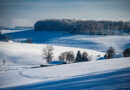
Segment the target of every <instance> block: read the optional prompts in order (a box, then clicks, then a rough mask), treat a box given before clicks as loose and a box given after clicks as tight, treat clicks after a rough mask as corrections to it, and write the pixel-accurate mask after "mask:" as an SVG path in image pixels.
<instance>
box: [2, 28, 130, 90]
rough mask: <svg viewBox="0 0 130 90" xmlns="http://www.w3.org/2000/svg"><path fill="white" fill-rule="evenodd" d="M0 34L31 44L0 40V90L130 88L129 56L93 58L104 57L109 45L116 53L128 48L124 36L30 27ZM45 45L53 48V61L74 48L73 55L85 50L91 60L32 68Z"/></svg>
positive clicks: (127, 40)
mask: <svg viewBox="0 0 130 90" xmlns="http://www.w3.org/2000/svg"><path fill="white" fill-rule="evenodd" d="M2 33H3V34H7V35H11V36H12V37H13V39H14V41H22V40H25V39H27V38H31V39H32V41H33V42H34V43H33V44H27V43H16V42H0V89H2V88H5V89H7V90H9V89H12V90H14V89H35V90H36V89H52V88H53V89H59V90H60V89H70V88H72V89H76V88H77V89H86V88H87V89H95V90H97V89H102V88H104V89H128V88H130V87H129V86H130V82H129V81H130V58H116V59H109V60H97V61H96V59H98V58H100V57H103V56H104V52H105V51H106V49H107V48H108V47H109V46H113V47H114V48H115V49H116V51H117V52H122V51H123V50H124V48H127V47H129V46H130V36H128V35H127V36H99V35H98V36H96V35H94V36H91V35H69V34H66V33H62V32H51V31H39V32H36V31H34V30H20V31H19V30H7V31H6V30H2ZM47 45H52V46H53V47H54V57H53V60H58V56H59V55H60V54H61V53H62V52H64V51H74V53H75V54H76V53H77V51H78V50H80V51H81V52H83V51H86V52H87V53H88V55H89V56H91V57H92V61H89V62H81V63H74V64H66V65H59V66H51V67H44V68H32V67H39V65H40V64H43V63H45V62H44V61H43V59H42V56H41V54H42V49H43V47H45V46H47ZM95 50H96V51H95ZM100 51H102V52H100ZM99 56H100V57H99ZM3 60H5V65H3ZM21 85H23V86H21ZM9 87H11V88H9Z"/></svg>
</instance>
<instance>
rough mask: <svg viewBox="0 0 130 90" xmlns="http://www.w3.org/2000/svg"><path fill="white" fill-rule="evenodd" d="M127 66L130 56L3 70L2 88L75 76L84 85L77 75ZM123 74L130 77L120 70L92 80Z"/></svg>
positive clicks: (1, 74) (127, 73) (0, 75)
mask: <svg viewBox="0 0 130 90" xmlns="http://www.w3.org/2000/svg"><path fill="white" fill-rule="evenodd" d="M126 68H130V58H120V59H110V60H101V61H93V62H91V61H90V62H81V63H74V64H66V65H59V66H52V67H44V68H35V69H28V70H25V69H23V70H20V71H13V72H3V73H0V80H1V81H0V88H4V87H11V86H18V85H25V84H26V85H27V84H31V83H33V85H35V83H44V82H47V81H52V80H63V79H69V78H75V79H74V80H73V83H75V84H74V85H76V86H78V85H79V86H80V85H81V86H82V83H81V84H76V82H74V81H75V80H76V77H80V76H88V77H89V76H92V75H95V77H96V75H98V74H103V73H109V72H114V71H117V70H120V69H126ZM122 75H123V77H124V79H123V78H122V80H127V79H129V78H125V76H124V75H127V76H129V75H130V73H129V72H125V74H121V72H120V73H118V74H117V76H116V75H112V74H108V75H107V74H106V77H105V75H104V76H103V75H100V77H96V78H97V79H94V78H93V79H90V80H91V82H93V83H94V82H95V84H96V82H97V81H100V80H101V79H102V77H104V78H105V79H108V81H109V79H111V78H113V80H114V79H115V80H118V81H119V80H120V79H121V78H119V77H120V76H122ZM86 80H88V81H87V82H86V83H87V85H90V84H91V82H90V80H89V78H88V79H87V78H84V79H83V81H82V82H84V81H86ZM101 81H102V80H101ZM101 81H100V83H102V84H103V83H104V84H105V82H103V81H102V82H101ZM69 82H70V81H69ZM106 82H107V81H106ZM109 82H110V85H111V87H112V83H113V82H112V81H109ZM93 83H92V84H93ZM54 84H55V85H57V86H60V85H61V84H62V83H60V85H59V84H57V83H54ZM97 84H98V83H97ZM116 84H118V85H121V84H122V82H121V81H119V82H118V83H116ZM127 84H130V83H129V81H127ZM127 84H126V85H127ZM41 85H42V84H41ZM43 85H44V84H43ZM63 85H64V84H63ZM105 85H107V84H105ZM124 85H125V84H124ZM52 86H53V85H52ZM42 87H45V86H42ZM73 87H74V86H73ZM104 87H105V86H104ZM106 87H107V86H106ZM127 87H128V86H127ZM30 88H36V87H30ZM57 88H58V87H57ZM59 88H60V87H59ZM62 88H63V87H62ZM109 88H110V87H109ZM17 89H19V88H17ZM25 89H26V88H25ZM41 89H42V88H41Z"/></svg>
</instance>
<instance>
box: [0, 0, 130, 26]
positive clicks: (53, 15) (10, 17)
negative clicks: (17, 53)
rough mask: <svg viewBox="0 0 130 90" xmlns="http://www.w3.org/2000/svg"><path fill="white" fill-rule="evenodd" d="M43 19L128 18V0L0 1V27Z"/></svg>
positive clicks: (129, 11)
mask: <svg viewBox="0 0 130 90" xmlns="http://www.w3.org/2000/svg"><path fill="white" fill-rule="evenodd" d="M43 19H83V20H116V21H119V20H123V21H130V0H0V26H11V27H14V26H33V25H34V23H35V22H36V21H38V20H43Z"/></svg>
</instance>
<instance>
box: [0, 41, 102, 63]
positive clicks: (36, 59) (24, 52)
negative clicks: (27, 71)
mask: <svg viewBox="0 0 130 90" xmlns="http://www.w3.org/2000/svg"><path fill="white" fill-rule="evenodd" d="M47 45H48V44H26V43H14V42H0V54H1V56H0V61H1V62H0V64H2V61H3V60H6V63H14V64H22V65H23V64H42V63H44V61H43V59H42V49H43V47H46V46H47ZM53 47H54V57H53V60H58V56H59V55H60V54H61V53H62V52H65V51H73V52H74V53H75V55H76V53H77V51H78V50H80V51H81V52H83V51H86V52H87V53H88V55H89V56H91V55H92V56H93V58H94V59H96V58H98V57H97V56H98V55H100V57H103V56H104V53H102V52H98V51H94V50H89V49H81V48H72V47H64V46H54V45H53Z"/></svg>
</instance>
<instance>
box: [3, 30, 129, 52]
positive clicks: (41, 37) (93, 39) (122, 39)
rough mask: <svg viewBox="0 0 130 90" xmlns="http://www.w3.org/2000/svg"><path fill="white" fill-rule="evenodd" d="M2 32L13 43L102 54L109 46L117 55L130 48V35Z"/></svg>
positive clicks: (26, 31) (25, 31) (27, 31)
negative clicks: (27, 42)
mask: <svg viewBox="0 0 130 90" xmlns="http://www.w3.org/2000/svg"><path fill="white" fill-rule="evenodd" d="M2 32H3V33H4V34H7V35H11V36H12V38H13V39H14V41H22V40H25V39H27V38H31V39H32V41H33V43H46V44H52V45H59V46H68V47H75V48H84V49H92V50H96V51H103V52H105V51H106V49H108V48H109V47H110V46H112V47H114V48H115V50H116V52H117V53H121V52H122V51H123V50H124V49H126V48H128V47H130V35H121V36H119V35H113V36H103V35H70V34H67V33H66V32H51V31H35V30H23V31H19V32H18V30H7V31H6V30H2ZM8 32H9V33H8ZM11 32H12V33H11Z"/></svg>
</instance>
